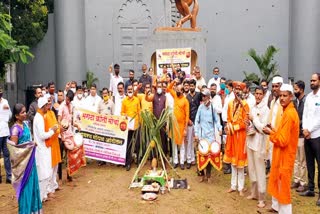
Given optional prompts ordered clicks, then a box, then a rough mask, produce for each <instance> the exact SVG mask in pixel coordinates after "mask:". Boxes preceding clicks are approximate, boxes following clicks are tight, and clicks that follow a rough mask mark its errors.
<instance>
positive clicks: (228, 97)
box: [221, 80, 235, 174]
mask: <svg viewBox="0 0 320 214" xmlns="http://www.w3.org/2000/svg"><path fill="white" fill-rule="evenodd" d="M225 86H226V89H225V94H226V96H225V99H224V102H223V106H222V112H221V118H222V121H223V127H224V128H225V127H226V124H227V113H228V104H229V102H230V101H231V100H233V99H234V98H235V96H234V93H233V85H232V80H228V81H227V82H226V83H225ZM223 139H224V142H223V143H224V144H225V143H226V135H223ZM223 173H224V174H231V165H230V164H227V163H225V167H224V170H223Z"/></svg>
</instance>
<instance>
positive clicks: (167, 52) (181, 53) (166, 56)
mask: <svg viewBox="0 0 320 214" xmlns="http://www.w3.org/2000/svg"><path fill="white" fill-rule="evenodd" d="M156 54H157V76H158V77H161V76H162V73H163V72H162V71H163V67H164V66H166V67H167V68H168V69H167V70H168V72H169V73H172V69H171V62H173V65H174V66H175V68H177V66H178V67H180V68H181V70H182V71H184V72H185V73H186V77H187V78H189V77H190V71H191V48H175V49H157V50H156Z"/></svg>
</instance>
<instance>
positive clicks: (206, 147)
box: [198, 139, 210, 155]
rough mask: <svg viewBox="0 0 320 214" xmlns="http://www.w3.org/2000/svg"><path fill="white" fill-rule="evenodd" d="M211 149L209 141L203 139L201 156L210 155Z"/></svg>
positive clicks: (200, 147) (200, 146) (200, 149)
mask: <svg viewBox="0 0 320 214" xmlns="http://www.w3.org/2000/svg"><path fill="white" fill-rule="evenodd" d="M209 147H210V144H209V142H208V141H207V140H205V139H202V140H200V141H199V144H198V150H199V152H200V154H202V155H207V154H208V153H209V149H210V148H209Z"/></svg>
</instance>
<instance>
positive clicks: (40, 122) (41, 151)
mask: <svg viewBox="0 0 320 214" xmlns="http://www.w3.org/2000/svg"><path fill="white" fill-rule="evenodd" d="M47 104H48V98H47V97H40V98H39V99H38V108H39V109H38V110H37V113H36V115H35V117H34V119H33V136H34V141H35V142H36V143H37V150H36V165H37V171H38V177H39V187H40V198H41V201H46V200H48V196H49V197H50V196H51V194H50V193H51V192H50V191H49V190H50V178H51V177H52V166H51V147H47V146H46V143H45V140H46V139H48V138H50V137H51V136H52V135H53V134H54V133H55V132H56V131H57V129H58V125H54V126H53V127H51V128H50V129H49V131H48V132H46V131H45V122H44V116H45V114H46V113H47Z"/></svg>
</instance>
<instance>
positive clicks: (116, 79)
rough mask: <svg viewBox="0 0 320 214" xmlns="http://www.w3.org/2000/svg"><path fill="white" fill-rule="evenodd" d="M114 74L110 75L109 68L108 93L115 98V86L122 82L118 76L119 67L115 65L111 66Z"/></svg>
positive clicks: (110, 68)
mask: <svg viewBox="0 0 320 214" xmlns="http://www.w3.org/2000/svg"><path fill="white" fill-rule="evenodd" d="M113 69H114V74H112V66H111V65H110V66H109V72H110V87H109V92H110V93H111V95H113V96H115V95H117V94H118V90H117V86H118V84H119V82H123V78H122V77H121V76H120V75H119V73H120V65H118V64H115V65H114V66H113Z"/></svg>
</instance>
